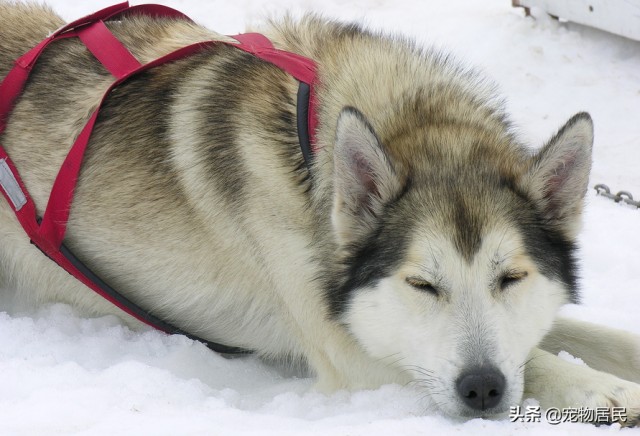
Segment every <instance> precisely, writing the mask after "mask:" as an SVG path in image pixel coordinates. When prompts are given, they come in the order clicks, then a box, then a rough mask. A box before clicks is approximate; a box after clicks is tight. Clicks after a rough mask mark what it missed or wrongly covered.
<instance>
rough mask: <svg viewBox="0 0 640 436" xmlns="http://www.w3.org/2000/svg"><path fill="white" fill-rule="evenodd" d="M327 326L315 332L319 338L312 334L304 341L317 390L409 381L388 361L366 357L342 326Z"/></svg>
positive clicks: (329, 390)
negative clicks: (314, 375)
mask: <svg viewBox="0 0 640 436" xmlns="http://www.w3.org/2000/svg"><path fill="white" fill-rule="evenodd" d="M329 324H330V325H325V326H324V327H323V329H322V330H315V331H321V332H323V334H322V335H312V336H314V337H307V338H305V341H304V342H305V343H306V344H308V345H309V346H310V348H309V349H308V350H307V351H306V353H305V355H306V358H307V361H308V362H309V365H310V366H311V368H312V369H313V370H314V372H315V373H316V377H317V381H316V384H315V389H316V390H318V391H320V392H324V393H330V392H334V391H337V390H340V389H348V390H356V389H375V388H377V387H379V386H381V385H384V384H390V383H402V384H404V383H407V382H408V381H409V380H410V378H409V376H408V375H407V374H406V373H405V372H403V371H401V370H400V369H398V368H397V367H395V366H394V365H392V364H390V363H389V362H388V361H386V360H384V359H382V360H381V359H375V358H373V357H371V356H369V355H368V354H367V353H366V352H365V351H364V350H363V349H362V347H361V346H360V345H359V344H358V343H357V342H356V340H355V339H354V338H353V337H352V336H351V335H350V334H349V333H348V332H347V331H346V330H345V329H344V327H343V326H342V325H339V324H337V323H332V322H329ZM307 331H309V332H312V331H314V330H307ZM391 360H393V359H391Z"/></svg>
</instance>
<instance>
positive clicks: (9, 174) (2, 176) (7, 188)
mask: <svg viewBox="0 0 640 436" xmlns="http://www.w3.org/2000/svg"><path fill="white" fill-rule="evenodd" d="M0 186H2V189H3V190H4V192H5V193H6V194H7V197H9V200H11V202H12V203H13V207H14V208H15V209H16V212H17V211H19V210H20V209H22V206H24V205H25V204H26V203H27V197H26V196H25V195H24V192H22V189H20V185H19V184H18V181H17V180H16V177H15V176H14V175H13V171H11V168H9V165H8V164H7V160H6V159H1V160H0Z"/></svg>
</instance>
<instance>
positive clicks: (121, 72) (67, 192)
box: [0, 2, 317, 353]
mask: <svg viewBox="0 0 640 436" xmlns="http://www.w3.org/2000/svg"><path fill="white" fill-rule="evenodd" d="M136 14H144V15H149V16H154V17H164V18H177V19H186V20H189V18H188V17H187V16H185V15H183V14H182V13H180V12H178V11H176V10H174V9H171V8H168V7H165V6H160V5H140V6H134V7H129V4H128V2H124V3H120V4H117V5H114V6H111V7H108V8H106V9H103V10H101V11H99V12H96V13H95V14H93V15H89V16H87V17H85V18H81V19H79V20H76V21H74V22H73V23H70V24H68V25H66V26H64V27H62V28H61V29H59V30H57V31H56V32H55V33H53V34H52V35H51V36H49V37H48V38H46V39H45V40H44V41H42V42H41V43H40V44H38V45H37V46H36V47H35V48H33V49H32V50H30V51H29V52H27V53H26V54H25V55H23V56H22V57H20V58H19V59H18V60H17V61H16V62H15V66H14V68H13V69H12V70H11V71H10V72H9V74H8V75H7V76H6V77H5V79H4V81H3V82H2V83H1V84H0V134H2V133H3V132H4V130H5V129H6V126H7V120H8V117H9V114H10V113H11V110H12V109H13V107H14V104H15V102H16V99H17V98H18V96H19V95H20V94H21V93H22V90H23V88H24V86H25V84H26V82H27V80H28V78H29V73H30V72H31V69H32V68H33V66H34V65H35V63H36V61H37V60H38V57H39V56H40V54H41V53H42V52H43V50H44V49H45V48H46V47H47V46H48V45H49V44H50V43H51V42H53V41H56V40H58V39H63V38H73V37H77V38H79V39H80V41H82V43H83V44H84V45H85V46H86V47H87V49H88V50H89V51H90V52H91V53H93V55H94V56H95V57H96V59H98V61H100V63H101V64H102V65H103V66H104V67H105V68H106V69H107V70H108V71H109V72H110V73H111V74H112V75H113V76H114V77H115V79H116V80H115V81H114V82H113V83H112V84H111V86H110V87H109V88H108V89H107V91H106V92H105V94H104V95H103V97H102V100H101V102H100V105H99V106H98V108H97V109H96V110H95V112H94V113H93V114H92V116H91V118H90V119H89V121H88V122H87V123H86V125H85V126H84V128H83V129H82V131H81V132H80V134H79V136H78V137H77V139H76V141H75V143H74V144H73V146H72V147H71V149H70V151H69V153H68V154H67V157H66V159H65V160H64V162H63V163H62V166H61V167H60V171H59V172H58V175H57V177H56V179H55V182H54V184H53V188H52V190H51V194H50V196H49V202H48V203H47V207H46V209H45V212H44V215H43V217H42V220H40V219H39V218H38V217H37V213H36V207H35V204H34V202H33V200H32V199H31V197H30V196H29V193H28V192H27V189H26V187H25V185H24V183H23V182H22V180H21V178H20V175H19V173H18V170H17V168H16V166H15V165H14V164H13V162H12V161H11V159H10V158H9V156H8V154H7V153H6V151H5V150H4V148H3V147H2V145H0V186H1V187H2V189H1V190H0V191H1V192H2V194H3V195H4V197H5V198H6V199H7V201H8V202H9V205H10V206H11V207H12V209H13V210H14V212H15V214H16V216H17V218H18V221H19V222H20V224H21V225H22V227H23V228H24V230H25V231H26V233H27V235H28V237H29V238H30V239H31V242H32V243H33V244H35V245H36V246H37V247H38V248H39V249H40V250H41V251H42V252H43V253H44V254H46V255H47V256H48V257H49V258H51V259H52V260H53V261H54V262H56V263H57V264H58V265H60V266H61V267H62V268H64V269H65V270H66V271H67V272H68V273H69V274H71V275H72V276H74V277H75V278H76V279H78V280H80V281H81V282H82V283H83V284H84V285H86V286H88V287H89V288H91V289H92V290H94V291H95V292H96V293H98V294H99V295H101V296H102V297H104V298H106V299H107V300H109V301H110V302H111V303H113V304H115V305H116V306H118V307H119V308H120V309H122V310H123V311H125V312H126V313H128V314H129V315H132V316H133V317H135V318H137V319H138V320H140V321H142V322H144V323H146V324H149V325H151V326H152V327H155V328H157V329H159V330H162V331H165V332H167V333H179V334H184V335H187V336H189V337H191V338H193V339H197V340H199V341H202V342H204V343H206V344H207V345H208V346H209V347H210V348H212V349H213V350H215V351H219V352H223V353H239V352H246V350H243V349H240V348H235V347H228V346H225V345H221V344H217V343H214V342H210V341H206V340H202V339H200V338H197V337H195V336H193V335H190V334H188V333H185V332H183V331H181V330H180V329H178V328H177V327H175V326H172V325H170V324H168V323H166V322H164V321H162V320H160V319H158V318H156V317H155V316H153V315H152V314H150V313H149V312H147V311H145V310H144V309H141V308H140V307H138V306H136V305H135V304H134V303H132V302H131V301H129V300H128V299H126V298H125V297H124V296H122V295H121V294H119V293H118V292H116V291H115V290H113V289H112V288H110V287H109V286H108V285H107V284H106V283H104V282H103V281H102V280H101V279H100V278H99V277H97V276H96V275H95V274H94V273H92V272H91V270H90V269H89V268H87V267H86V266H85V265H83V264H82V263H81V262H80V261H79V260H78V259H77V258H76V257H75V256H74V255H73V254H72V253H71V252H70V251H69V250H68V249H67V248H66V247H65V246H64V244H63V240H64V235H65V231H66V227H67V221H68V218H69V212H70V210H71V203H72V201H73V192H74V188H75V186H76V183H77V181H78V174H79V171H80V167H81V164H82V159H83V156H84V153H85V150H86V147H87V143H88V142H89V139H90V137H91V132H92V131H93V127H94V124H95V122H96V119H97V116H98V113H99V111H100V108H101V106H102V104H103V103H104V101H105V100H106V98H107V96H108V95H109V94H110V92H111V91H112V90H113V89H114V88H115V87H116V86H118V85H120V84H121V83H123V82H124V81H126V80H128V79H129V78H131V77H133V76H135V75H136V74H139V73H141V72H143V71H146V70H148V69H150V68H153V67H156V66H159V65H162V64H164V63H167V62H171V61H175V60H178V59H182V58H184V57H187V56H190V55H192V54H195V53H198V52H200V51H202V50H203V49H206V48H208V47H211V46H213V45H216V44H226V45H229V46H231V47H235V48H237V49H239V50H242V51H245V52H247V53H250V54H252V55H254V56H256V57H258V58H260V59H262V60H264V61H266V62H269V63H271V64H273V65H275V66H277V67H279V68H280V69H282V70H284V71H285V72H287V73H288V74H290V75H291V76H293V77H294V78H296V79H297V80H298V81H299V82H300V85H301V88H300V90H301V91H299V93H298V105H299V111H298V117H299V119H298V132H299V136H300V138H301V140H302V139H303V138H304V137H306V138H307V140H308V141H310V142H311V147H313V140H312V139H311V140H309V139H308V135H309V134H311V135H312V134H313V133H314V132H315V128H316V124H317V118H316V113H315V110H314V108H315V98H314V97H315V96H314V85H315V82H316V65H315V63H314V62H313V61H312V60H310V59H307V58H305V57H302V56H299V55H297V54H294V53H289V52H286V51H282V50H278V49H276V48H274V47H273V45H272V44H271V42H270V41H269V40H268V39H267V38H266V37H264V36H263V35H260V34H257V33H247V34H241V35H235V36H233V37H232V38H233V39H235V40H236V41H238V43H237V44H235V43H227V42H221V41H203V42H199V43H196V44H192V45H188V46H186V47H182V48H180V49H178V50H176V51H174V52H172V53H169V54H168V55H166V56H163V57H161V58H158V59H156V60H154V61H151V62H149V63H147V64H144V65H142V64H140V62H138V60H137V59H136V58H135V57H134V56H133V55H132V54H131V53H130V52H129V51H128V50H127V49H126V48H125V47H124V45H122V43H121V42H120V41H119V40H118V39H117V38H116V37H115V36H114V35H113V34H112V33H111V32H110V31H109V29H108V28H107V26H106V25H105V24H104V22H105V21H107V20H110V19H116V18H121V17H123V16H131V15H136ZM305 93H306V96H307V98H308V103H307V104H306V105H304V107H302V108H300V104H301V101H302V102H304V101H305V99H304V98H302V99H301V94H302V95H303V94H305ZM301 113H302V114H304V115H303V116H306V119H305V120H301V119H300V117H301V115H300V114H301ZM302 148H303V152H304V149H305V147H304V146H303V147H302ZM308 158H309V156H307V153H306V152H305V159H307V162H308Z"/></svg>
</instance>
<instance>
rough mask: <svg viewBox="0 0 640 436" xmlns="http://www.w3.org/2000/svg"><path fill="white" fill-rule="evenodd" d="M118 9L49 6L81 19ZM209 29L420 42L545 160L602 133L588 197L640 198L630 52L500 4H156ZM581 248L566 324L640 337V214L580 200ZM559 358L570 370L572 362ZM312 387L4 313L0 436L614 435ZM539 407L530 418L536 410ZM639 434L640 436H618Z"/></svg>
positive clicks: (83, 323)
mask: <svg viewBox="0 0 640 436" xmlns="http://www.w3.org/2000/svg"><path fill="white" fill-rule="evenodd" d="M114 1H115V0H100V1H90V2H88V1H84V0H49V2H48V3H49V4H51V5H52V6H53V7H54V9H55V10H57V11H58V12H59V13H61V14H62V15H63V16H64V17H65V18H67V19H72V18H77V17H80V16H82V15H85V14H87V13H90V12H93V11H94V10H97V9H99V8H101V7H104V6H107V5H109V4H111V3H112V2H114ZM159 3H163V4H166V5H169V6H172V7H174V8H177V9H180V10H182V11H183V12H185V13H187V14H188V15H190V16H192V17H194V18H196V19H197V20H198V21H199V22H201V23H203V24H205V25H206V26H208V27H210V28H212V29H215V30H217V31H220V32H223V33H230V34H232V33H238V32H241V31H243V30H244V28H245V26H246V25H247V24H253V23H259V22H260V21H261V20H262V17H264V16H266V15H276V16H277V15H280V14H282V13H283V11H285V10H292V11H293V12H294V13H296V14H299V13H301V12H302V11H306V10H313V11H318V12H322V13H324V14H326V15H328V16H330V17H335V18H338V19H345V20H356V21H359V22H361V23H365V24H366V25H368V26H370V27H373V28H377V29H383V30H385V31H389V32H395V33H402V34H404V35H408V36H411V37H414V38H416V39H417V40H418V41H420V43H422V44H431V45H435V46H437V47H440V48H443V49H446V50H448V51H450V52H453V53H454V54H455V55H456V56H457V57H458V58H460V59H464V60H465V61H468V63H469V64H471V65H476V66H478V67H479V68H480V69H482V70H484V71H485V72H486V73H487V74H488V75H489V76H490V77H492V78H493V79H494V80H495V81H496V82H497V83H498V84H499V86H500V88H501V90H502V92H503V94H504V95H505V96H506V97H507V107H508V109H509V111H510V112H511V113H512V115H513V119H514V120H515V122H516V124H517V125H518V126H519V130H520V132H521V134H522V136H523V137H524V138H526V139H527V140H529V141H531V143H533V144H538V145H539V144H541V143H542V142H543V141H544V140H546V139H548V137H550V136H551V135H552V134H553V133H554V132H555V130H556V129H557V128H558V127H559V126H560V125H561V124H562V123H564V122H565V121H566V120H567V119H568V118H569V117H570V116H571V115H572V114H573V113H575V112H578V111H582V110H587V111H589V112H590V113H591V114H592V116H593V118H594V120H595V124H596V144H595V155H594V168H593V173H592V180H591V182H590V186H591V187H592V186H593V185H595V184H596V183H601V182H603V183H607V184H609V186H610V187H611V188H612V190H613V191H614V192H617V191H618V190H621V189H626V190H628V191H630V192H632V193H634V194H636V195H637V196H638V197H640V171H638V170H637V167H638V163H639V162H640V147H639V146H638V145H637V143H638V142H639V141H640V129H639V127H638V125H636V124H635V123H636V122H637V120H635V117H637V115H638V114H640V98H639V97H640V50H638V48H639V47H640V46H639V43H636V42H633V41H629V40H625V39H623V38H619V37H616V36H613V35H609V34H606V33H603V32H600V31H596V30H593V29H588V28H585V27H580V26H577V25H572V24H566V23H558V22H556V21H553V20H550V19H547V18H546V17H545V16H544V15H543V14H540V13H538V14H537V15H538V19H537V20H534V19H532V18H525V17H524V13H523V11H522V10H520V9H513V8H512V7H511V5H510V3H511V2H510V1H509V0H484V1H482V2H478V1H473V0H457V1H455V2H443V1H435V0H429V1H426V0H393V1H392V0H355V1H350V2H347V1H344V0H322V1H320V0H299V1H296V0H272V1H271V2H269V3H268V4H264V3H263V2H261V1H257V0H235V1H234V2H229V1H226V0H224V1H223V0H215V1H204V0H199V1H196V0H189V1H187V0H174V1H160V2H159ZM587 198H588V199H587V208H586V216H585V226H584V231H583V234H582V236H581V238H580V242H581V256H582V258H583V271H582V277H583V279H582V287H583V305H582V306H567V307H565V308H563V310H562V312H563V313H564V314H565V315H570V316H574V317H577V318H580V319H584V320H589V321H592V322H600V323H603V324H607V325H610V326H613V327H618V328H623V329H626V330H630V331H634V332H636V333H640V321H638V315H637V314H638V313H640V298H638V292H640V289H639V287H640V286H639V285H638V283H639V281H638V279H637V272H638V271H639V270H640V268H639V267H640V257H639V255H638V247H639V246H640V227H639V226H638V223H639V220H640V210H635V209H633V208H631V207H627V206H622V205H619V204H615V203H614V202H612V201H610V200H607V199H605V198H603V197H598V196H596V195H595V191H593V190H592V189H590V191H589V193H588V194H587ZM565 357H566V356H565ZM312 384H313V381H312V380H311V379H310V378H306V377H305V376H301V375H299V374H297V373H296V372H295V371H291V370H286V369H283V368H277V367H272V366H269V365H267V364H265V363H262V362H260V361H258V360H256V359H255V358H253V357H245V358H240V359H232V360H228V359H225V358H223V357H221V356H218V355H216V354H214V353H212V352H210V351H208V350H207V349H206V348H205V347H204V346H203V345H201V344H199V343H194V342H192V341H190V340H188V339H186V338H184V337H179V336H172V337H169V336H165V335H163V334H160V333H158V332H155V331H152V330H143V331H130V330H128V329H127V328H126V327H124V326H123V325H122V324H121V323H120V321H119V320H118V319H117V318H113V317H103V318H96V319H85V318H82V317H81V316H79V315H78V314H76V313H75V312H74V310H73V309H72V308H70V307H68V306H64V305H54V306H50V307H45V308H33V309H32V310H31V311H29V312H27V313H12V314H7V313H0V387H1V389H0V434H2V435H41V434H47V435H56V434H79V435H82V434H92V435H113V434H153V435H175V434H185V435H201V434H207V435H208V434H212V435H218V434H220V435H222V434H225V435H226V434H231V433H233V434H236V435H243V434H258V433H259V434H267V435H269V434H274V435H276V434H277V435H300V434H309V435H315V434H318V435H347V434H348V435H365V434H366V435H386V434H418V435H419V434H464V433H473V434H477V435H489V434H491V435H503V434H504V435H506V434H525V433H527V434H530V433H533V434H553V435H557V434H569V435H571V434H575V435H581V436H582V435H590V434H603V433H604V432H609V431H617V430H618V428H619V427H618V426H611V427H600V428H596V427H592V426H589V425H583V424H566V423H563V424H560V425H557V426H554V425H550V424H548V423H545V422H541V423H527V422H516V423H510V422H509V420H508V419H503V420H498V421H488V420H483V419H474V420H471V421H468V422H453V421H451V420H448V419H446V418H444V417H441V416H428V415H427V416H425V415H424V413H423V410H422V408H421V406H420V402H419V396H418V395H416V393H415V392H413V391H411V390H410V389H408V388H403V387H401V386H394V385H392V386H384V387H381V388H380V389H378V390H375V391H363V392H355V393H348V392H338V393H336V394H334V395H330V396H326V395H322V394H318V393H315V392H313V391H312V389H311V387H312ZM533 404H535V402H534V403H533ZM621 431H623V432H625V434H635V432H636V431H637V430H627V429H625V430H621Z"/></svg>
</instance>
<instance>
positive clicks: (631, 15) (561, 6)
mask: <svg viewBox="0 0 640 436" xmlns="http://www.w3.org/2000/svg"><path fill="white" fill-rule="evenodd" d="M512 4H513V6H521V7H523V8H525V10H527V13H528V11H529V10H530V9H531V8H540V9H541V10H543V11H545V12H546V13H548V14H549V15H552V16H554V17H558V18H563V19H566V20H568V21H572V22H574V23H579V24H584V25H586V26H591V27H595V28H597V29H601V30H606V31H607V32H611V33H615V34H617V35H621V36H625V37H627V38H631V39H635V40H637V41H640V0H512Z"/></svg>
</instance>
